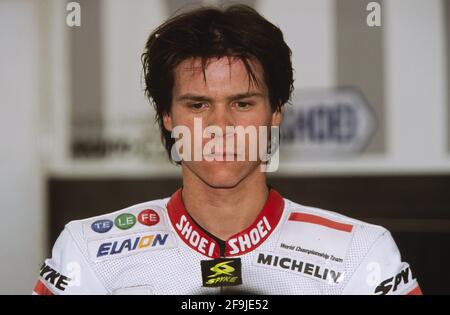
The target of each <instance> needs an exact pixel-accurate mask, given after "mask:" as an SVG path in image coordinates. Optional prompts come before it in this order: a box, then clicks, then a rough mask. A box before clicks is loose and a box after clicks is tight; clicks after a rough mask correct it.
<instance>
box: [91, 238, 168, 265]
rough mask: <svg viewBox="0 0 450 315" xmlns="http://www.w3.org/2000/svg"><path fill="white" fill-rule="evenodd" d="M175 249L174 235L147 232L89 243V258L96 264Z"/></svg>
mask: <svg viewBox="0 0 450 315" xmlns="http://www.w3.org/2000/svg"><path fill="white" fill-rule="evenodd" d="M172 247H175V240H174V236H173V233H170V232H165V231H161V232H147V233H139V234H132V235H126V236H122V237H115V238H108V239H101V240H94V241H90V242H88V250H89V256H90V257H91V259H92V260H93V261H95V262H97V261H102V260H106V259H111V258H119V257H123V256H128V255H132V254H137V253H142V252H146V251H151V250H161V249H167V248H172Z"/></svg>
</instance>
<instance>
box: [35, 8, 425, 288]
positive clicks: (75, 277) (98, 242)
mask: <svg viewBox="0 0 450 315" xmlns="http://www.w3.org/2000/svg"><path fill="white" fill-rule="evenodd" d="M142 60H143V66H144V76H145V84H146V94H147V96H148V97H149V99H150V100H151V102H152V103H153V105H154V106H155V109H156V113H157V120H158V122H159V125H160V128H161V132H162V139H163V143H164V145H165V147H166V149H167V152H168V153H169V156H170V158H171V159H172V160H175V161H176V163H177V164H179V165H180V167H181V171H182V175H183V186H182V188H180V189H179V190H178V191H176V192H175V193H174V194H173V195H172V196H171V197H169V198H165V199H161V200H154V201H149V202H144V203H142V204H138V205H134V206H132V207H129V208H126V209H123V210H120V211H117V212H114V213H111V214H106V215H102V216H99V217H95V218H90V219H86V220H82V221H74V222H70V223H69V224H67V225H66V227H65V229H64V231H63V232H62V233H61V235H60V237H59V238H58V240H57V242H56V244H55V246H54V248H53V255H52V258H51V259H48V260H46V262H45V263H44V265H43V266H42V268H41V272H40V279H39V280H38V283H37V285H36V287H35V289H34V292H35V293H36V294H218V293H227V292H231V291H227V290H232V292H236V290H241V291H242V292H252V293H260V294H420V288H419V286H418V284H417V281H416V280H415V278H414V276H413V275H412V273H411V270H410V268H409V266H408V264H406V263H403V262H402V261H401V258H400V254H399V251H398V249H397V247H396V245H395V242H394V240H393V239H392V237H391V235H390V233H389V232H388V231H387V230H385V229H384V228H382V227H379V226H374V225H370V224H367V223H363V222H360V221H357V220H354V219H351V218H347V217H345V216H342V215H339V214H337V213H333V212H329V211H325V210H321V209H316V208H312V207H306V206H303V205H300V204H296V203H294V202H292V201H289V200H287V199H283V198H282V197H281V196H280V194H279V193H278V192H277V191H276V190H275V189H273V188H271V187H268V186H267V184H266V173H265V172H264V171H262V170H264V168H263V167H262V166H263V165H265V164H270V163H271V157H273V155H274V152H275V151H276V150H277V145H276V142H275V143H273V142H270V144H269V143H268V142H269V141H268V140H269V139H272V137H273V136H276V132H275V134H274V132H273V130H276V127H278V126H279V125H280V123H281V118H282V109H283V106H284V105H285V104H286V103H287V102H288V101H289V98H290V95H291V92H292V90H293V75H292V73H293V70H292V65H291V51H290V49H289V47H288V46H287V45H286V43H285V41H284V39H283V35H282V33H281V31H280V30H279V29H278V28H277V27H276V26H274V25H273V24H271V23H270V22H268V21H267V20H265V19H264V18H263V17H262V16H260V15H259V14H258V13H257V12H256V11H254V10H253V9H251V8H249V7H246V6H242V5H236V6H231V7H229V8H227V9H224V10H221V9H216V8H202V9H198V10H195V11H191V12H188V13H185V14H182V15H179V16H176V17H174V18H172V19H171V20H169V21H167V22H166V23H164V24H163V25H161V26H160V27H159V28H158V29H156V30H155V31H154V32H153V33H152V34H151V35H150V37H149V39H148V41H147V44H146V47H145V52H144V54H143V58H142ZM198 123H201V126H200V127H198ZM196 124H197V125H196ZM239 127H241V129H239ZM251 127H266V128H267V130H269V129H270V130H271V131H268V132H266V133H264V132H263V130H264V128H263V129H260V128H258V129H256V137H257V138H258V139H259V140H260V139H263V140H265V142H264V141H263V142H261V143H262V144H261V143H260V142H257V143H258V145H257V147H258V149H260V148H261V147H262V148H263V149H264V150H265V151H264V150H263V151H262V152H265V153H267V155H264V154H262V155H259V156H257V158H253V159H251V158H250V156H251V151H252V150H254V149H255V142H251V141H250V140H251V139H250V138H252V136H251V133H250V132H249V133H244V140H248V141H238V138H239V130H240V131H242V130H243V129H244V130H250V129H251ZM183 128H184V129H183ZM180 130H181V131H185V133H182V132H180ZM199 130H200V134H201V136H200V142H198V141H197V142H196V141H195V139H194V138H195V137H197V136H198V132H199ZM186 132H187V133H186ZM196 133H197V135H196ZM253 136H255V133H254V134H253ZM241 139H242V138H241ZM187 140H193V141H187ZM209 141H213V142H214V143H213V144H214V145H213V146H211V145H210V142H209ZM228 141H230V142H228ZM225 143H232V144H231V145H226V144H225ZM208 149H209V150H208ZM198 152H200V159H199V158H198ZM259 152H261V151H259ZM195 156H197V158H195Z"/></svg>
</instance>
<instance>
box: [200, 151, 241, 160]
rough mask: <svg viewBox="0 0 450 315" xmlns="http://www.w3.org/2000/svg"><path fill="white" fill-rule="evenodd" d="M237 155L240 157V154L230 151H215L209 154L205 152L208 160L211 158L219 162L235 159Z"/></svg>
mask: <svg viewBox="0 0 450 315" xmlns="http://www.w3.org/2000/svg"><path fill="white" fill-rule="evenodd" d="M239 157H241V155H240V154H237V153H232V152H223V153H221V152H217V153H211V154H205V158H207V159H208V160H210V159H213V160H215V161H219V162H222V161H224V162H228V161H236V160H237V159H238V158H239Z"/></svg>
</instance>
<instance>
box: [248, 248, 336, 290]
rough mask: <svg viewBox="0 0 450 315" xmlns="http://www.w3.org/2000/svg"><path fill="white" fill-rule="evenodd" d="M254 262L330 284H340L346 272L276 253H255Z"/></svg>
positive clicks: (259, 265)
mask: <svg viewBox="0 0 450 315" xmlns="http://www.w3.org/2000/svg"><path fill="white" fill-rule="evenodd" d="M253 264H254V265H255V266H257V267H265V268H270V269H274V270H280V271H287V272H290V273H294V274H297V275H301V276H305V277H308V278H311V279H314V280H318V281H324V282H327V283H328V284H330V285H332V284H339V283H341V282H342V281H343V280H344V273H343V272H342V271H339V270H336V269H333V268H331V267H328V266H327V265H324V264H315V263H312V262H311V261H307V260H302V259H299V258H297V257H295V258H294V257H289V256H284V255H278V254H276V253H270V252H260V253H258V254H257V255H255V260H254V262H253Z"/></svg>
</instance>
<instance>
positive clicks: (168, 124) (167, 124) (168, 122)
mask: <svg viewBox="0 0 450 315" xmlns="http://www.w3.org/2000/svg"><path fill="white" fill-rule="evenodd" d="M163 124H164V128H166V130H167V131H172V129H173V122H172V116H171V115H170V114H164V115H163Z"/></svg>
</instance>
